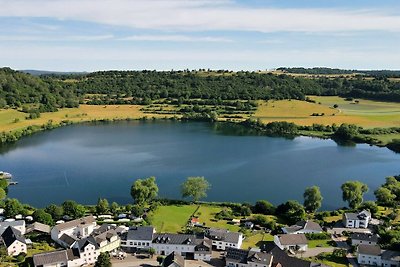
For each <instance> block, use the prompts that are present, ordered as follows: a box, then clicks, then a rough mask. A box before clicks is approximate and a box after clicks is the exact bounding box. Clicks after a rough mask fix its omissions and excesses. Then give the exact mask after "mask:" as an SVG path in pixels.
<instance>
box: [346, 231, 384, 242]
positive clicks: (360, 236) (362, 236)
mask: <svg viewBox="0 0 400 267" xmlns="http://www.w3.org/2000/svg"><path fill="white" fill-rule="evenodd" d="M350 238H351V239H352V240H362V241H370V242H375V243H377V242H378V236H377V235H374V234H367V233H352V234H351V235H350Z"/></svg>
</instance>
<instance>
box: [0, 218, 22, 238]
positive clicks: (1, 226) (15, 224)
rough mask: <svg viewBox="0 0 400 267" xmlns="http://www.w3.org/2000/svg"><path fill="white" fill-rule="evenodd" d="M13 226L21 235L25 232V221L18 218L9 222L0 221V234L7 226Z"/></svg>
mask: <svg viewBox="0 0 400 267" xmlns="http://www.w3.org/2000/svg"><path fill="white" fill-rule="evenodd" d="M9 226H11V227H13V228H14V229H17V230H18V231H19V232H20V233H21V235H24V234H25V232H26V226H25V221H24V220H18V221H11V222H0V235H1V234H2V233H3V232H4V231H5V230H6V229H7V228H8V227H9Z"/></svg>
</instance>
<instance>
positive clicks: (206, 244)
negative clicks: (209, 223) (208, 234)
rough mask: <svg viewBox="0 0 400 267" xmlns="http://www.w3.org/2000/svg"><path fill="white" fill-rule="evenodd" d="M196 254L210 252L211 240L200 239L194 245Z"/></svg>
mask: <svg viewBox="0 0 400 267" xmlns="http://www.w3.org/2000/svg"><path fill="white" fill-rule="evenodd" d="M194 251H195V253H196V254H210V253H211V251H212V241H211V240H210V239H208V238H206V239H204V240H200V243H199V244H198V245H197V246H195V247H194Z"/></svg>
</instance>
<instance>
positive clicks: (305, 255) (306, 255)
mask: <svg viewBox="0 0 400 267" xmlns="http://www.w3.org/2000/svg"><path fill="white" fill-rule="evenodd" d="M334 249H335V248H334V247H329V248H309V249H307V251H306V252H303V253H301V254H300V256H301V257H302V258H309V257H315V256H317V255H318V254H321V253H324V252H333V250H334ZM297 255H299V254H297Z"/></svg>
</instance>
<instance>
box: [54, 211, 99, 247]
mask: <svg viewBox="0 0 400 267" xmlns="http://www.w3.org/2000/svg"><path fill="white" fill-rule="evenodd" d="M95 227H96V219H95V218H94V217H93V216H87V217H83V218H80V219H76V220H73V221H69V222H65V223H60V224H57V225H56V226H54V227H53V229H51V239H53V240H54V241H55V242H57V243H58V244H60V245H61V246H63V247H68V248H70V247H72V246H73V243H74V240H75V241H76V240H78V239H80V238H84V237H87V236H89V235H90V234H91V233H92V232H93V230H94V229H95Z"/></svg>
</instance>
